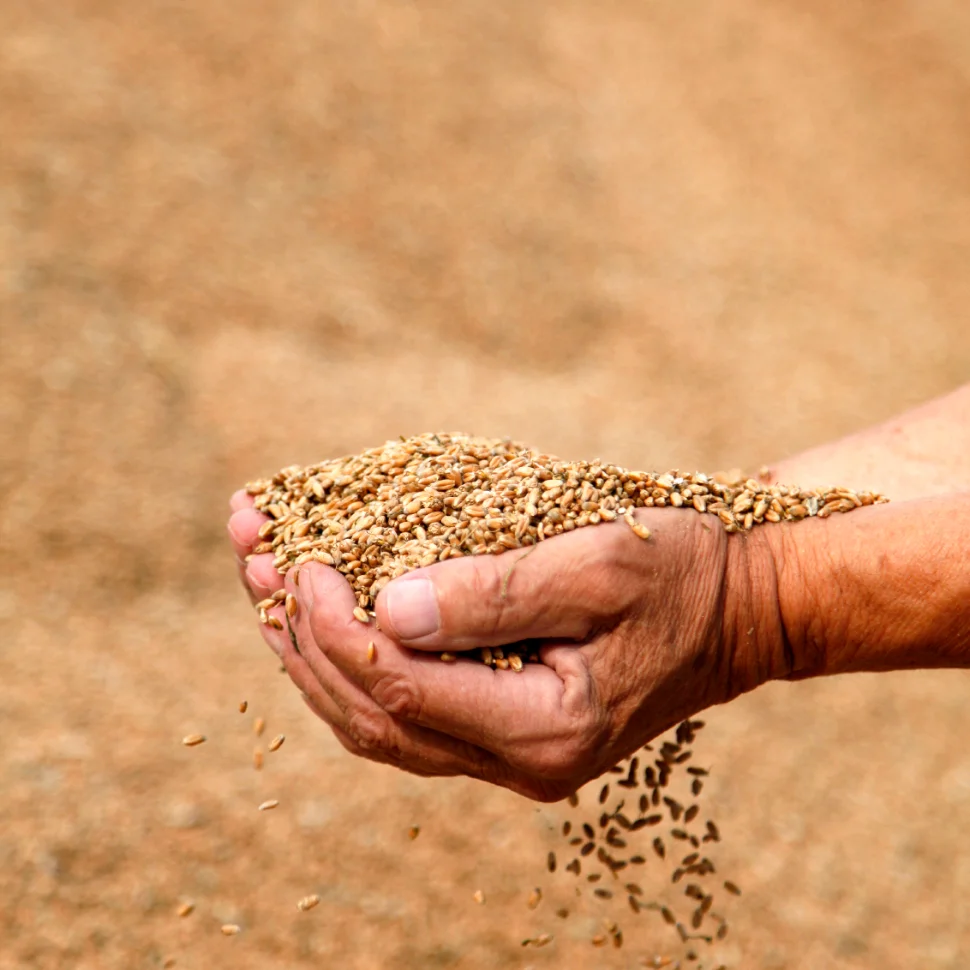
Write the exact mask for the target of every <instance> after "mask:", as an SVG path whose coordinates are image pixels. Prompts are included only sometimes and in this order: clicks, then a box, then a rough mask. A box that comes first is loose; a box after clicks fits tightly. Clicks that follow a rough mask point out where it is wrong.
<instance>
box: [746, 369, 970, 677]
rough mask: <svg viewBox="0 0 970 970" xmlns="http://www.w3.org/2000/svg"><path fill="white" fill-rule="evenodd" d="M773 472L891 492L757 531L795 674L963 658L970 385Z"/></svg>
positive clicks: (967, 618)
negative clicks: (767, 554)
mask: <svg viewBox="0 0 970 970" xmlns="http://www.w3.org/2000/svg"><path fill="white" fill-rule="evenodd" d="M772 471H773V478H774V480H776V481H795V482H798V483H800V484H805V485H816V484H822V483H827V482H837V483H838V484H845V485H848V486H850V487H857V488H869V489H878V490H880V491H882V492H884V493H885V494H886V495H888V496H889V498H890V499H892V501H891V503H890V504H889V505H883V506H877V507H873V508H869V509H858V510H857V511H856V512H854V513H852V514H851V515H847V516H834V517H833V518H831V519H829V520H827V521H825V522H821V521H806V522H803V523H799V524H798V525H797V526H795V527H789V526H782V527H781V528H779V529H766V530H764V531H763V533H762V536H763V539H764V541H766V542H767V543H768V544H769V545H770V547H771V549H772V553H773V556H774V559H775V564H776V571H777V575H778V596H779V601H780V612H781V619H782V624H783V634H784V640H785V641H786V646H787V648H788V650H789V652H790V653H791V654H793V655H794V657H795V676H797V677H805V676H814V675H817V674H828V673H845V672H849V671H856V670H892V669H901V668H915V667H970V385H967V386H965V387H962V388H960V389H959V390H957V391H954V392H953V393H951V394H949V395H947V396H945V397H942V398H938V399H937V400H934V401H931V402H930V403H928V404H925V405H923V406H921V407H919V408H917V409H915V410H913V411H910V412H907V413H905V414H902V415H900V416H899V417H896V418H893V419H892V420H890V421H888V422H886V423H885V424H883V425H880V426H878V427H876V428H872V429H869V430H866V431H863V432H860V433H858V434H855V435H852V436H850V437H848V438H845V439H842V440H841V441H836V442H833V443H832V444H827V445H823V446H822V447H819V448H815V449H813V450H811V451H808V452H805V453H803V454H801V455H798V456H795V457H793V458H791V459H788V460H786V461H784V462H781V463H780V464H779V465H778V466H777V468H774V469H773V470H772Z"/></svg>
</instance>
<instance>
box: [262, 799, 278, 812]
mask: <svg viewBox="0 0 970 970" xmlns="http://www.w3.org/2000/svg"><path fill="white" fill-rule="evenodd" d="M277 805H279V800H278V799H276V798H269V799H267V800H266V801H265V802H260V804H259V808H258V811H260V812H268V811H270V810H271V809H274V808H276V806H277Z"/></svg>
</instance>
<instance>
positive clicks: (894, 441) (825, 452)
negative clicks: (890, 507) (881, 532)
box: [771, 384, 970, 501]
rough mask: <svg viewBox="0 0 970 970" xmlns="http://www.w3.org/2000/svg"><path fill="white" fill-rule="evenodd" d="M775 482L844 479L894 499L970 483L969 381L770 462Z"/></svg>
mask: <svg viewBox="0 0 970 970" xmlns="http://www.w3.org/2000/svg"><path fill="white" fill-rule="evenodd" d="M771 480H772V481H773V482H783V483H790V482H791V483H798V484H799V485H803V486H805V487H815V486H818V485H826V484H830V485H844V486H846V487H848V488H855V489H858V490H861V489H867V490H869V491H878V492H882V493H883V494H884V495H887V496H888V497H889V498H890V499H892V500H893V501H902V500H903V499H908V498H918V497H920V496H926V495H941V494H944V493H946V492H949V491H951V490H953V489H955V488H957V489H958V488H970V384H967V385H965V386H964V387H961V388H959V389H958V390H956V391H954V392H952V393H951V394H947V395H945V396H944V397H940V398H937V399H935V400H933V401H930V402H928V403H926V404H923V405H921V406H920V407H918V408H914V409H913V410H911V411H907V412H905V413H903V414H901V415H898V416H897V417H894V418H892V419H891V420H889V421H887V422H885V423H884V424H881V425H878V426H876V427H874V428H868V429H866V430H865V431H861V432H859V433H857V434H853V435H850V436H848V437H846V438H842V439H841V440H839V441H835V442H832V443H830V444H825V445H821V446H820V447H818V448H813V449H811V450H809V451H806V452H802V453H801V454H799V455H795V456H793V457H791V458H787V459H785V460H784V461H781V462H778V463H777V464H776V465H773V466H772V468H771Z"/></svg>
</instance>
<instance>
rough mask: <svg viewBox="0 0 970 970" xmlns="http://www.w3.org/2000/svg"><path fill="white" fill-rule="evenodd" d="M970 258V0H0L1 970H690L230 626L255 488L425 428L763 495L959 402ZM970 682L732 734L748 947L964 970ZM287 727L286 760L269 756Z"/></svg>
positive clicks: (801, 711)
mask: <svg viewBox="0 0 970 970" xmlns="http://www.w3.org/2000/svg"><path fill="white" fill-rule="evenodd" d="M809 7H810V9H809ZM968 259H970V7H968V5H967V4H965V3H963V2H961V0H926V2H923V3H920V4H913V3H903V2H896V0H887V2H884V3H881V4H879V5H878V7H874V6H872V5H871V4H865V3H861V2H857V0H849V2H846V0H839V2H835V0H823V2H818V3H814V4H811V5H808V6H806V5H804V4H797V3H791V2H789V3H783V2H768V3H753V2H748V0H743V2H740V3H734V4H729V5H721V4H717V5H715V4H706V5H705V4H702V5H700V6H697V5H693V4H676V3H656V2H643V3H632V2H629V0H613V2H609V0H608V2H604V3H598V4H579V3H572V2H568V0H567V2H564V3H560V4H557V5H542V4H537V3H519V4H504V5H502V4H496V3H485V2H480V0H460V2H450V3H443V2H435V0H417V2H408V0H394V2H388V0H356V2H355V0H348V2H341V3H337V2H327V0H322V2H320V0H318V2H309V0H282V2H280V3H275V4H270V3H260V2H255V0H236V2H233V3H229V2H226V0H201V2H198V3H188V2H176V0H146V2H143V3H139V4H130V3H121V2H110V0H69V2H59V3H58V2H48V0H32V2H29V3H28V2H26V0H5V2H4V3H3V4H0V417H2V431H0V434H2V440H0V489H2V512H0V552H2V560H3V564H4V565H3V573H4V578H3V583H2V588H0V619H2V622H3V634H2V636H3V639H2V641H0V642H2V647H0V662H2V667H0V673H2V676H0V717H2V724H3V726H4V734H5V737H4V742H3V749H2V754H0V793H2V797H0V901H2V903H0V968H2V970H7V968H14V967H17V968H20V967H32V968H55V967H56V968H62V967H63V968H116V967H117V968H133V967H160V966H161V965H162V963H163V961H164V960H165V959H166V958H169V957H174V958H175V959H176V960H177V964H176V965H177V966H178V967H187V968H205V967H222V966H226V967H228V966H233V967H241V968H256V967H260V968H262V967H269V966H272V967H282V968H308V967H323V966H341V967H348V968H371V967H374V968H376V967H406V968H425V967H443V968H447V967H463V968H465V967H467V968H478V967H497V966H518V967H526V966H533V967H537V968H538V967H552V966H555V965H560V966H570V967H572V966H576V967H579V966H592V965H597V966H600V965H602V966H604V967H628V966H636V965H637V960H638V958H639V957H641V956H642V955H643V954H645V953H653V952H655V951H657V952H665V950H667V949H671V947H670V945H669V944H670V942H671V941H670V939H669V936H668V935H667V934H665V933H663V932H662V931H661V930H660V929H658V928H657V927H655V926H654V925H653V923H649V924H647V923H643V924H642V928H641V929H637V928H634V926H633V925H632V921H631V920H626V921H625V922H624V925H625V927H626V929H627V937H628V941H629V944H630V945H629V946H628V947H626V948H625V949H624V950H622V951H618V952H613V951H610V952H603V951H598V950H592V949H591V948H590V947H589V944H588V942H586V941H587V940H588V938H589V933H590V932H591V927H593V926H594V925H595V921H596V918H597V917H596V916H595V912H594V910H593V908H592V907H588V908H587V910H586V911H582V912H580V913H578V914H577V915H576V917H575V918H574V919H573V920H571V921H570V922H569V923H568V924H567V923H562V922H561V921H556V920H555V919H554V918H553V916H552V911H551V908H550V907H549V906H545V904H544V906H545V908H544V909H543V908H540V910H539V911H537V912H536V913H530V912H529V911H528V910H526V908H525V907H524V905H523V900H524V897H525V893H527V892H528V890H529V889H530V888H531V887H532V886H533V885H535V884H537V883H539V884H542V885H543V886H544V887H545V889H546V892H547V899H548V900H549V902H550V906H551V905H552V904H553V901H554V900H555V899H556V898H561V899H565V900H566V901H567V902H568V901H569V898H570V897H569V895H568V893H569V892H570V891H571V890H570V887H569V883H568V878H569V877H565V876H564V877H563V878H562V879H552V878H549V877H548V876H547V874H545V873H544V871H543V868H542V861H543V860H544V858H545V852H546V850H547V849H548V848H549V847H550V846H551V845H554V844H555V839H554V837H553V835H552V834H551V828H552V826H553V825H555V824H558V821H559V820H561V818H562V813H561V809H560V807H557V806H549V807H543V808H541V809H537V808H536V807H535V806H533V805H530V804H528V803H526V802H524V801H521V800H519V799H516V798H514V797H513V796H510V795H507V794H505V793H503V792H499V791H492V790H486V789H484V788H482V787H480V786H478V785H476V784H473V783H466V782H462V781H435V782H427V781H421V780H417V779H413V778H410V777H408V776H404V775H399V774H396V773H395V772H393V771H391V770H389V769H382V768H378V767H374V766H370V765H368V764H364V763H357V762H354V761H352V760H351V759H350V758H349V756H346V755H345V754H344V753H343V751H342V749H339V748H338V747H337V745H336V744H335V742H333V741H332V739H331V738H330V737H329V733H328V732H327V731H326V730H325V729H323V728H322V726H320V725H318V724H317V723H316V722H314V721H313V720H312V718H311V717H310V715H309V714H308V713H306V711H305V710H304V708H303V707H302V705H301V704H300V702H299V698H298V696H297V694H296V692H295V691H294V690H293V689H292V688H291V686H290V685H289V683H288V682H287V680H286V678H284V677H280V676H279V675H278V674H277V665H276V662H275V660H274V658H272V657H271V656H270V655H269V653H268V651H266V650H265V648H264V646H263V644H262V641H261V639H260V637H259V635H258V633H257V631H256V629H255V626H254V622H253V619H252V617H251V615H250V613H249V611H248V610H247V609H246V606H245V603H244V598H243V596H242V593H241V591H240V590H239V588H238V586H237V583H236V579H235V576H234V573H233V569H232V563H231V559H230V557H229V553H228V548H227V545H226V543H225V540H224V520H225V517H226V514H227V505H226V501H227V498H228V495H229V493H230V492H231V491H232V490H233V489H234V488H235V487H238V485H240V484H241V483H242V482H244V481H245V480H247V479H248V478H252V477H255V476H257V475H259V474H263V473H266V472H270V471H273V470H275V469H276V468H278V467H279V466H281V465H283V464H287V463H291V462H294V461H298V462H303V461H311V460H317V459H320V458H323V457H327V456H332V455H336V454H341V453H346V452H349V451H353V450H357V449H360V448H362V447H367V446H371V445H374V444H378V443H380V442H383V441H384V440H386V439H388V438H392V437H395V436H396V435H398V434H400V433H404V434H410V433H416V432H419V431H422V430H438V429H446V430H453V429H454V430H458V429H461V430H469V431H473V432H476V433H481V434H493V435H504V434H510V435H513V436H515V437H517V438H519V439H522V440H526V441H528V442H530V443H533V444H535V445H538V446H541V447H542V448H544V449H547V450H549V451H552V452H555V453H559V454H562V455H565V456H586V457H593V456H596V455H601V456H603V457H606V458H609V459H611V460H614V461H618V462H621V463H624V464H628V465H633V466H637V467H645V468H652V469H661V468H667V467H671V466H676V465H680V466H690V467H692V468H693V467H697V468H702V469H706V470H713V469H714V468H718V467H731V466H737V465H741V466H746V467H752V466H756V465H757V464H760V463H761V462H762V461H770V460H772V459H775V458H778V457H781V456H784V455H786V454H790V453H793V452H795V451H798V450H800V449H802V448H804V447H806V446H809V445H811V444H814V443H818V442H821V441H823V440H825V439H827V438H830V437H832V436H836V435H839V434H842V433H844V432H847V431H849V430H852V429H855V428H859V427H862V426H864V425H866V424H868V423H871V422H874V421H877V420H879V419H882V418H884V417H886V416H888V415H890V414H892V413H894V412H896V411H898V410H900V409H902V408H904V407H906V406H908V405H911V404H914V403H917V402H919V401H922V400H924V399H926V398H928V397H931V396H933V395H936V394H938V393H940V392H943V391H945V390H948V389H950V388H952V387H954V386H956V385H957V384H959V383H961V382H963V381H964V380H966V379H967V377H968V375H970V326H968V325H967V307H968V306H970V273H968V271H967V266H968ZM967 686H968V685H967V679H966V677H964V676H963V675H962V674H961V675H954V674H950V673H934V674H910V675H899V676H896V675H893V676H883V677H878V678H876V677H863V676H856V677H853V678H850V679H844V680H833V681H830V682H826V683H815V684H803V685H794V686H777V687H771V688H767V689H763V690H761V691H759V692H757V693H756V694H754V695H752V696H749V697H747V698H744V699H742V700H741V701H739V702H736V703H735V704H733V705H731V706H730V707H728V708H725V709H720V710H717V711H713V712H711V713H710V717H709V723H710V730H709V731H708V732H707V737H706V738H704V739H702V746H703V750H704V752H705V754H704V757H706V758H707V759H708V760H709V761H711V762H712V763H713V764H714V766H715V775H714V779H713V780H712V782H711V784H710V786H709V788H708V791H707V792H706V793H705V794H706V796H707V799H708V804H709V805H710V806H711V807H712V809H713V810H714V812H715V814H716V817H717V818H718V819H719V820H720V822H721V825H722V828H723V830H724V833H725V837H726V842H725V844H724V845H723V847H722V852H721V853H720V855H719V859H720V860H722V862H723V865H724V868H725V871H728V870H729V871H730V872H731V873H732V874H733V875H735V876H736V878H737V880H738V881H739V882H741V883H742V885H743V886H744V887H745V890H746V892H745V896H744V897H743V899H742V900H739V901H737V904H736V905H734V906H733V908H732V917H733V933H732V935H731V936H730V937H729V938H728V944H729V945H727V946H726V947H722V949H721V956H722V958H723V959H725V960H727V961H728V962H730V963H731V965H732V966H744V967H753V968H766V970H769V968H774V970H782V968H795V970H808V968H809V967H811V968H823V970H827V968H829V967H879V968H886V970H889V968H903V967H909V966H913V965H917V964H918V965H919V966H920V967H924V968H932V970H936V968H940V970H942V968H958V967H965V966H966V965H967V960H968V958H970V910H968V907H967V905H966V898H967V892H968V890H970V856H968V855H967V853H966V852H965V851H964V850H965V845H964V831H965V829H966V826H967V824H968V822H970V753H968V749H967V745H966V742H965V738H966V736H967V728H968V724H970V721H968V718H970V715H968V714H967V713H966V712H967V700H966V695H967ZM243 697H246V698H248V699H249V702H250V715H248V716H246V717H241V716H240V715H239V714H238V713H237V712H236V704H237V703H238V701H239V700H240V699H242V698H243ZM254 714H262V715H264V716H265V717H266V718H267V719H268V722H269V727H268V734H267V736H271V735H272V734H275V733H277V732H278V731H285V733H286V734H287V736H288V741H287V743H286V745H285V746H284V747H283V748H282V749H281V750H280V751H279V752H278V753H277V754H275V755H269V756H268V758H267V762H268V763H267V767H266V769H265V770H264V771H263V772H262V773H261V774H257V773H256V772H254V771H253V770H252V768H251V767H250V756H251V750H252V746H253V738H252V734H251V716H252V715H254ZM192 730H201V731H204V732H205V733H206V734H208V735H209V737H210V742H209V743H208V744H207V745H205V746H204V747H202V748H199V749H194V750H191V751H190V750H187V749H184V748H182V747H181V746H180V745H179V743H178V739H179V738H180V736H181V735H182V734H184V733H186V732H188V731H192ZM264 740H265V739H264ZM699 750H700V749H699ZM266 797H278V798H280V800H281V806H280V808H279V809H277V811H276V812H275V813H271V815H260V814H258V813H256V812H255V811H254V805H255V804H256V803H257V802H258V801H260V800H262V799H263V798H266ZM411 824H420V825H421V826H422V834H421V836H420V837H419V839H418V840H417V841H416V842H414V843H411V842H408V841H407V839H406V837H405V832H406V829H407V827H408V826H409V825H411ZM479 887H481V888H483V889H484V890H485V892H486V893H487V894H488V899H489V901H488V903H487V905H486V906H484V907H478V906H476V905H475V904H474V903H473V902H472V901H471V894H472V892H473V891H474V890H475V889H477V888H479ZM308 892H318V893H319V894H320V895H321V897H322V900H323V902H322V903H321V905H320V906H319V907H318V908H317V909H316V910H314V911H313V912H312V913H308V914H298V913H297V912H296V910H295V907H294V902H295V900H296V899H297V898H299V897H300V896H302V895H305V894H306V893H308ZM557 894H558V895H557ZM184 896H188V897H191V898H193V899H195V900H196V902H197V910H196V912H195V913H194V914H193V915H192V916H191V917H190V918H189V919H186V920H178V919H176V918H175V916H174V915H173V913H174V908H175V906H176V905H177V902H178V900H179V899H180V898H182V897H184ZM225 920H236V921H238V922H240V923H241V924H242V925H243V927H244V932H243V934H242V935H241V936H239V937H237V938H236V939H233V940H226V939H223V938H222V937H221V936H220V935H219V933H218V925H219V922H221V921H225ZM554 923H555V924H557V925H553V924H554ZM544 929H548V930H551V931H553V932H555V933H556V942H555V944H554V945H553V946H551V947H548V948H547V949H545V950H540V951H523V950H521V949H520V948H519V946H518V943H519V941H520V939H521V938H522V937H523V936H525V935H528V934H530V933H534V932H539V931H542V930H544Z"/></svg>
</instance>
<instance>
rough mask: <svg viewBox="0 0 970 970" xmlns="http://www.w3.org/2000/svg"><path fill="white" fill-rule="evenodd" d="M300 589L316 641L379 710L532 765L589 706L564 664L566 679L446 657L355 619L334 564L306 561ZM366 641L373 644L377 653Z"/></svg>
mask: <svg viewBox="0 0 970 970" xmlns="http://www.w3.org/2000/svg"><path fill="white" fill-rule="evenodd" d="M299 594H300V597H301V601H302V604H303V608H304V609H307V611H308V616H309V621H310V628H311V631H312V640H313V644H314V646H315V647H316V648H317V649H319V651H320V652H321V653H322V654H323V655H324V656H325V657H326V658H327V660H329V661H330V662H331V663H332V664H333V666H334V667H336V668H338V669H339V670H340V671H341V672H343V673H344V674H345V675H347V677H348V678H349V679H350V680H352V681H354V683H356V684H358V685H359V686H360V687H361V688H362V689H363V690H364V691H366V693H367V694H368V695H369V696H370V697H372V698H373V700H374V701H375V702H376V704H377V705H378V706H379V707H380V708H381V709H383V710H384V711H386V712H387V713H389V714H390V715H391V716H392V717H394V718H396V719H398V720H404V721H409V722H412V723H414V724H417V725H421V726H423V727H426V728H430V729H432V730H434V731H437V732H439V733H441V734H445V735H448V736H450V737H453V738H457V739H461V740H463V741H465V742H468V743H469V744H471V745H473V746H475V747H476V748H481V749H485V750H486V751H488V752H491V753H492V754H494V755H496V756H497V757H498V758H499V759H500V760H501V761H502V762H504V763H506V764H508V765H509V767H510V768H512V769H515V770H528V769H529V766H530V763H531V762H530V759H531V758H532V757H533V756H534V752H535V751H537V750H538V749H539V748H541V747H542V745H544V744H551V745H555V743H556V740H557V738H560V737H562V736H563V735H564V734H566V733H569V732H570V731H571V730H572V728H573V724H572V723H571V722H572V721H573V720H574V719H575V718H578V717H582V716H584V715H585V713H586V712H587V711H588V710H589V708H590V698H589V688H588V683H587V682H584V681H583V679H582V671H580V670H571V669H570V670H566V672H567V673H568V675H569V676H568V679H566V680H564V679H563V677H562V676H560V674H559V673H557V672H556V671H555V670H552V669H550V668H549V667H546V666H544V665H543V664H527V665H526V667H525V669H524V670H523V671H522V672H521V673H515V672H513V671H511V670H506V671H500V670H493V669H492V668H491V667H488V666H487V665H485V664H483V663H480V662H476V661H472V660H464V659H460V660H458V661H457V662H455V663H444V662H442V661H441V660H440V658H438V657H433V656H430V655H428V654H423V653H413V652H411V651H409V650H406V649H404V648H401V647H400V646H398V645H397V644H396V643H395V642H394V641H393V640H391V639H390V638H389V637H387V636H385V635H384V634H383V633H381V632H380V631H378V630H376V629H375V628H374V627H373V626H372V625H370V624H367V625H365V624H362V623H360V622H359V621H358V620H356V619H354V618H353V613H352V611H353V607H354V604H355V599H354V595H353V592H352V591H351V589H350V588H349V586H348V584H347V583H346V581H345V580H344V579H343V578H342V577H341V576H340V574H339V573H337V572H336V571H334V570H331V569H326V568H325V567H323V566H319V565H317V564H312V565H311V564H308V565H307V566H304V567H303V568H302V569H301V572H300V585H299ZM369 642H373V643H374V644H375V651H374V658H373V660H369V659H368V643H369ZM563 669H564V670H565V669H566V668H565V667H564V668H563ZM466 773H468V772H466Z"/></svg>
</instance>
